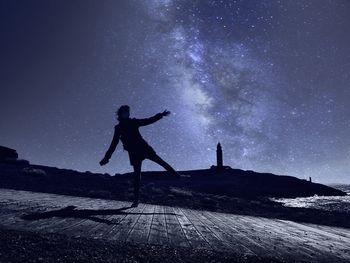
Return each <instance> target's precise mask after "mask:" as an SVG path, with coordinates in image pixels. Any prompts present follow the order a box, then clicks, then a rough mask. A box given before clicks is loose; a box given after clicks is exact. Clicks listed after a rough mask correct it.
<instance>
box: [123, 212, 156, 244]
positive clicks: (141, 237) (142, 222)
mask: <svg viewBox="0 0 350 263" xmlns="http://www.w3.org/2000/svg"><path fill="white" fill-rule="evenodd" d="M154 212H155V206H154V205H146V207H145V209H144V210H143V212H142V214H141V215H140V217H139V219H138V220H137V222H136V224H135V225H134V227H133V228H132V229H131V231H130V232H129V235H128V237H127V239H126V240H127V242H132V243H147V240H148V237H149V233H150V229H151V224H152V218H153V217H154Z"/></svg>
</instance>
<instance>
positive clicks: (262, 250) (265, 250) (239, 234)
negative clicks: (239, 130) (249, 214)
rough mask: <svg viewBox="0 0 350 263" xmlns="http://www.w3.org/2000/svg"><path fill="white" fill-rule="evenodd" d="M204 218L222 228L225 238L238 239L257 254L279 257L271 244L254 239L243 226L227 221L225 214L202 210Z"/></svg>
mask: <svg viewBox="0 0 350 263" xmlns="http://www.w3.org/2000/svg"><path fill="white" fill-rule="evenodd" d="M202 214H203V215H204V216H205V217H206V218H208V219H209V220H211V221H212V222H213V223H214V224H215V225H216V226H217V227H218V228H219V229H221V230H222V232H224V233H225V234H226V236H227V238H233V240H236V242H237V238H238V240H239V242H238V244H243V246H244V247H247V248H249V249H250V250H251V251H253V252H254V253H255V254H256V255H258V256H263V255H265V256H266V255H268V256H270V257H274V258H277V259H281V258H280V255H279V254H276V253H275V251H274V249H273V244H269V246H267V244H264V243H262V242H260V240H255V239H254V238H252V237H251V236H250V235H247V231H246V230H245V229H244V228H245V227H243V228H238V227H237V226H235V225H234V224H231V223H230V222H228V221H227V218H226V216H227V215H226V214H225V217H221V216H220V214H218V213H214V212H207V211H203V213H202Z"/></svg>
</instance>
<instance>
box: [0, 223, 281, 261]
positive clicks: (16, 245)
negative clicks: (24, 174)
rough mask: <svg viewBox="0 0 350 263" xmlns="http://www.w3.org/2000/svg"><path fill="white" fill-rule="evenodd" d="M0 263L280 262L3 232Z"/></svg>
mask: <svg viewBox="0 0 350 263" xmlns="http://www.w3.org/2000/svg"><path fill="white" fill-rule="evenodd" d="M0 262H14V263H15V262H18V263H19V262H28V263H32V262H47V263H50V262H67V263H68V262H69V263H71V262H161V263H166V262H176V263H180V262H231V263H235V262H237V263H238V262H242V263H243V262H257V263H259V262H279V261H276V260H273V259H270V258H258V257H242V256H241V255H235V254H232V253H229V252H227V253H222V252H220V253H219V252H215V251H208V250H203V249H201V250H195V249H188V248H173V247H169V246H156V245H131V244H129V243H119V242H113V241H103V240H98V241H97V240H93V239H86V238H82V237H80V238H72V237H67V236H65V235H59V234H45V235H43V234H39V233H31V232H24V231H15V230H8V229H0Z"/></svg>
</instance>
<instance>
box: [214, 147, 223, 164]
mask: <svg viewBox="0 0 350 263" xmlns="http://www.w3.org/2000/svg"><path fill="white" fill-rule="evenodd" d="M216 166H217V168H218V169H221V168H222V166H223V161H222V148H221V144H220V142H219V143H218V145H217V146H216Z"/></svg>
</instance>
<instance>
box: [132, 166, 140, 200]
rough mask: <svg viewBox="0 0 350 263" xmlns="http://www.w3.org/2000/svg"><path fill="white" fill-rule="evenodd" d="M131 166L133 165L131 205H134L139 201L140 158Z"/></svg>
mask: <svg viewBox="0 0 350 263" xmlns="http://www.w3.org/2000/svg"><path fill="white" fill-rule="evenodd" d="M133 166H134V202H133V204H132V206H134V207H135V206H137V205H138V203H139V193H140V181H141V166H142V160H140V161H139V160H138V161H136V162H135V163H134V165H133Z"/></svg>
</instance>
